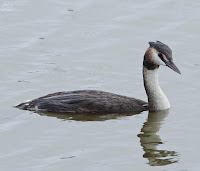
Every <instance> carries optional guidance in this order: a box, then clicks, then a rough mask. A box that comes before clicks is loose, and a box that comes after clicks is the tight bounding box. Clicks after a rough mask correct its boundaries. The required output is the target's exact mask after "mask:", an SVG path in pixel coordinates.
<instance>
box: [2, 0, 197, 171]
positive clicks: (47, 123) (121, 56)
mask: <svg viewBox="0 0 200 171" xmlns="http://www.w3.org/2000/svg"><path fill="white" fill-rule="evenodd" d="M199 11H200V2H199V1H186V0H183V1H171V0H165V1H138V0H134V1H133V0H128V1H114V0H110V1H98V0H97V1H92V0H84V1H80V0H76V1H72V0H68V1H66V0H56V1H53V0H47V1H40V0H34V1H31V0H15V1H11V0H2V1H1V2H0V21H1V26H0V33H1V34H0V45H1V46H0V47H1V48H0V60H1V62H0V82H1V86H0V93H1V101H0V106H1V108H0V170H2V171H13V170H15V171H27V170H29V171H32V170H33V171H35V170H37V171H55V170H57V171H64V170H73V171H79V170H81V171H93V170H95V171H98V170H99V171H100V170H109V171H116V170H118V171H121V170H126V171H129V170H130V171H132V170H148V171H151V170H152V171H155V170H163V171H164V170H167V171H168V170H170V171H171V170H173V171H174V170H176V171H180V170H182V171H194V170H199V167H200V164H199V154H200V149H199V143H200V136H199V132H200V126H199V121H200V113H199V104H200V91H199V88H200V58H199V44H200V42H199V40H200V36H199V35H200V34H199V33H200V31H199V30H200V19H199V15H200V12H199ZM155 40H160V41H163V42H164V43H166V44H168V45H169V46H170V47H171V48H172V50H173V57H174V62H175V63H176V65H177V66H178V68H179V69H180V71H181V72H182V75H178V74H177V73H175V72H173V71H172V70H170V69H169V68H167V67H160V73H159V75H160V77H159V82H160V86H161V87H162V89H163V91H164V92H165V93H166V95H167V97H168V98H169V100H170V103H171V106H172V107H171V109H170V110H168V111H165V112H154V113H149V112H148V111H146V112H143V113H141V114H135V115H133V114H129V115H102V116H99V115H94V116H88V115H76V116H74V115H62V114H49V113H34V112H30V111H23V110H19V109H16V108H14V107H13V106H14V105H17V104H18V103H21V102H24V101H26V100H30V99H34V98H37V97H40V96H43V95H46V94H48V93H53V92H57V91H71V90H80V89H96V90H102V91H108V92H113V93H117V94H121V95H127V96H132V97H136V98H140V99H143V100H147V98H146V94H145V91H144V87H143V80H142V61H143V56H144V52H145V50H146V49H147V47H148V41H155Z"/></svg>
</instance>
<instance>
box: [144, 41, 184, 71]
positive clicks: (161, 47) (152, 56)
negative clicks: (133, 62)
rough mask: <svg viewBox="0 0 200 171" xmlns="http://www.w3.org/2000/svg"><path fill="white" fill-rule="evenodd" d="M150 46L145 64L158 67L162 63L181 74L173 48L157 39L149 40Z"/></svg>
mask: <svg viewBox="0 0 200 171" xmlns="http://www.w3.org/2000/svg"><path fill="white" fill-rule="evenodd" d="M149 45H150V47H149V48H148V49H147V51H146V53H145V58H144V66H145V65H146V66H147V67H149V68H156V67H159V66H160V65H164V66H168V67H169V68H171V69H172V70H174V71H175V72H177V73H179V74H181V72H180V71H179V69H178V68H177V66H176V65H175V64H174V62H173V59H172V50H171V49H170V48H169V46H167V45H166V44H164V43H162V42H160V41H156V42H149Z"/></svg>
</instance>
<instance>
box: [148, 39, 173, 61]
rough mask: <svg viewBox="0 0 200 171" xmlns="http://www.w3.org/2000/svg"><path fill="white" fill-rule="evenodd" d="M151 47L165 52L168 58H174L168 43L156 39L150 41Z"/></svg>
mask: <svg viewBox="0 0 200 171" xmlns="http://www.w3.org/2000/svg"><path fill="white" fill-rule="evenodd" d="M149 45H150V47H152V48H154V49H156V50H157V51H158V52H161V53H162V54H164V55H165V56H166V57H167V58H168V59H170V60H172V50H171V49H170V48H169V46H167V45H166V44H164V43H162V42H160V41H156V42H149Z"/></svg>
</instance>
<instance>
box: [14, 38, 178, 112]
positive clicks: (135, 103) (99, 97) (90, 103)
mask: <svg viewBox="0 0 200 171" xmlns="http://www.w3.org/2000/svg"><path fill="white" fill-rule="evenodd" d="M149 45H150V46H149V48H148V49H147V51H146V53H145V55H144V61H143V79H144V87H145V90H146V94H147V96H148V103H147V102H145V101H142V100H139V99H135V98H132V97H126V96H121V95H117V94H113V93H108V92H103V91H97V90H79V91H68V92H65V91H63V92H57V93H53V94H48V95H46V96H42V97H39V98H37V99H34V100H32V101H29V102H25V103H21V104H19V105H17V106H16V107H18V108H20V109H24V110H32V111H38V112H40V111H41V112H55V113H72V114H73V113H75V114H92V113H93V114H112V113H134V112H142V111H145V110H149V111H156V110H165V109H169V108H170V103H169V101H168V99H167V97H166V96H165V94H164V93H163V91H162V90H161V88H160V86H159V84H158V69H159V66H160V65H164V66H168V67H169V68H171V69H172V70H174V71H175V72H177V73H179V74H181V73H180V71H179V69H178V68H177V67H176V65H175V64H174V63H173V59H172V50H171V49H170V48H169V47H168V46H167V45H166V44H164V43H162V42H160V41H156V42H149Z"/></svg>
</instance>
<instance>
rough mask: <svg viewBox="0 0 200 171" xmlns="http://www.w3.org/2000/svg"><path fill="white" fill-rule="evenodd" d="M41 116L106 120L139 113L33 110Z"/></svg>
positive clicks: (76, 119)
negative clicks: (75, 112)
mask: <svg viewBox="0 0 200 171" xmlns="http://www.w3.org/2000/svg"><path fill="white" fill-rule="evenodd" d="M35 113H37V114H39V115H41V116H49V117H56V118H58V119H62V120H74V121H106V120H111V119H119V118H122V117H125V116H132V115H136V114H139V113H136V112H135V113H130V114H105V115H103V114H63V113H52V112H35Z"/></svg>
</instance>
